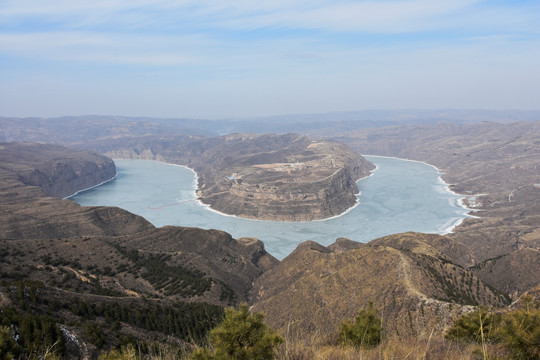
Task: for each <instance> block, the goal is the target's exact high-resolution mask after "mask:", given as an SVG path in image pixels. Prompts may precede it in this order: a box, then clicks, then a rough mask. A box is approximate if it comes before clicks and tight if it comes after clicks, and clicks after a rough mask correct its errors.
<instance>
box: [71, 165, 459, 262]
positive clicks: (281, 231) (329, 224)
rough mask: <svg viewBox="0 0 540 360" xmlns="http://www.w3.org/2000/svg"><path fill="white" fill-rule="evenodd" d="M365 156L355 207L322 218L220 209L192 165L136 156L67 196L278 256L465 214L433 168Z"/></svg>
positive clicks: (431, 228) (429, 226) (445, 222)
mask: <svg viewBox="0 0 540 360" xmlns="http://www.w3.org/2000/svg"><path fill="white" fill-rule="evenodd" d="M366 158H367V159H368V160H370V161H371V162H373V163H374V164H376V165H377V170H376V171H374V173H373V175H372V176H370V177H368V178H365V179H362V180H360V181H358V187H359V189H360V192H361V193H360V194H359V195H358V198H359V203H358V205H357V206H356V207H354V208H353V209H351V210H350V211H349V212H347V213H345V214H344V215H341V216H339V217H336V218H332V219H328V220H320V221H310V222H294V223H290V222H276V221H257V220H247V219H241V218H237V217H234V216H226V215H222V214H219V213H217V212H215V211H212V210H210V209H209V208H208V207H206V206H203V205H201V204H200V203H199V202H197V201H196V198H195V191H194V188H195V185H196V178H195V174H194V172H193V171H191V170H190V169H187V168H184V167H180V166H174V165H169V164H164V163H160V162H156V161H144V160H115V163H116V166H117V171H118V176H117V177H116V178H115V179H114V180H113V181H110V182H107V183H105V184H103V185H100V186H98V187H95V188H92V189H89V190H86V191H83V192H80V193H79V194H77V195H75V196H73V197H71V199H72V200H75V201H76V202H78V203H79V204H81V205H110V206H118V207H121V208H123V209H126V210H128V211H130V212H132V213H135V214H138V215H141V216H143V217H144V218H146V219H147V220H148V221H150V222H151V223H152V224H154V225H155V226H158V227H160V226H164V225H180V226H192V227H199V228H203V229H210V228H213V229H219V230H224V231H227V232H228V233H230V234H231V235H232V236H233V237H234V238H239V237H243V236H250V237H257V238H259V239H261V240H262V241H263V242H264V244H265V247H266V249H267V251H268V252H269V253H271V254H272V255H274V256H275V257H277V258H278V259H282V258H284V257H285V256H287V255H288V254H289V253H290V252H291V251H293V250H294V249H295V248H296V246H297V245H298V244H299V243H301V242H303V241H306V240H314V241H316V242H318V243H320V244H323V245H329V244H332V243H333V242H334V241H335V240H336V239H337V238H339V237H346V238H349V239H352V240H356V241H361V242H367V241H370V240H373V239H375V238H378V237H381V236H384V235H389V234H394V233H399V232H405V231H419V232H426V233H446V232H448V231H450V230H451V229H452V227H453V226H455V225H456V223H458V222H459V221H461V219H463V218H465V217H467V212H468V210H467V209H464V208H462V207H460V206H459V203H458V200H459V199H461V198H462V197H460V196H458V195H455V194H452V193H450V192H448V191H447V190H446V185H445V184H444V183H443V182H442V181H441V180H440V175H441V174H440V173H439V172H438V171H437V170H436V169H435V168H434V167H432V166H429V165H427V164H424V163H419V162H413V161H407V160H401V159H393V158H384V157H378V156H366Z"/></svg>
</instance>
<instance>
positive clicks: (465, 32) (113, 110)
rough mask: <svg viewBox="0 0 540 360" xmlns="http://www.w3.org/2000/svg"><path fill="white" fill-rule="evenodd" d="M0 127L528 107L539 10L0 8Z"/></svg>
mask: <svg viewBox="0 0 540 360" xmlns="http://www.w3.org/2000/svg"><path fill="white" fill-rule="evenodd" d="M0 9H2V10H1V11H0V23H1V24H2V25H1V26H0V64H1V66H0V78H1V79H2V80H1V81H0V111H1V114H0V115H1V116H16V117H58V116H67V115H72V116H80V115H87V114H104V115H106V114H112V115H117V116H141V117H145V116H149V117H158V118H199V119H224V118H249V117H265V116H280V115H289V114H290V115H297V114H323V113H332V112H349V111H365V110H370V109H380V110H403V109H419V110H438V109H465V110H474V109H487V110H507V109H515V110H537V109H538V108H539V105H538V102H537V98H538V94H540V68H539V67H538V64H539V63H540V23H539V22H538V21H537V19H538V18H540V3H538V2H537V1H529V0H521V1H509V0H497V1H478V0H454V1H448V0H431V1H427V0H402V1H395V0H394V1H388V0H382V1H347V0H343V1H332V2H331V1H305V0H293V1H287V2H284V1H259V2H249V1H243V0H231V1H228V2H226V4H223V3H215V2H210V1H191V0H182V1H170V0H158V1H154V2H147V1H145V0H135V1H127V0H118V1H114V2H111V1H107V0H97V1H93V2H86V1H82V0H70V1H67V0H60V1H54V2H42V1H37V0H17V1H15V0H0Z"/></svg>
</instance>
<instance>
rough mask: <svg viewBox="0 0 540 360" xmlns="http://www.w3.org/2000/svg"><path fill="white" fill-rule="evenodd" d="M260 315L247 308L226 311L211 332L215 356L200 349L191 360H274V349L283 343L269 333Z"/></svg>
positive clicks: (207, 350)
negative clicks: (223, 317)
mask: <svg viewBox="0 0 540 360" xmlns="http://www.w3.org/2000/svg"><path fill="white" fill-rule="evenodd" d="M263 319H264V316H263V315H262V314H260V313H255V314H252V313H251V312H250V311H249V308H248V306H247V305H246V304H242V305H240V309H238V310H234V309H233V308H228V309H226V310H225V319H224V320H223V322H222V323H221V325H219V326H218V327H216V328H215V329H213V330H212V331H211V332H210V343H211V345H212V348H213V350H214V352H213V353H212V352H211V351H210V350H209V349H201V350H198V351H195V352H194V353H193V359H194V360H207V359H215V360H268V359H273V358H274V355H275V354H274V350H275V347H276V345H278V344H280V343H281V342H283V339H282V338H281V337H280V336H279V335H277V334H276V333H275V332H274V331H273V330H272V329H270V328H269V327H268V326H267V325H266V324H265V323H264V321H263Z"/></svg>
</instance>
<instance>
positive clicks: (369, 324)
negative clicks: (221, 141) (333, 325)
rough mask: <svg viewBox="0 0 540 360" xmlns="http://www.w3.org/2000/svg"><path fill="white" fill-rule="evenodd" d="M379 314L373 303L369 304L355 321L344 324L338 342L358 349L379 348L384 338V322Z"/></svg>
mask: <svg viewBox="0 0 540 360" xmlns="http://www.w3.org/2000/svg"><path fill="white" fill-rule="evenodd" d="M377 313H378V310H377V309H375V308H374V307H373V303H369V306H368V307H367V308H366V309H362V310H360V311H359V312H358V316H357V317H356V318H355V319H354V321H352V320H347V321H344V322H342V323H341V328H340V331H339V336H338V342H339V343H340V344H342V345H349V346H354V347H356V348H360V347H364V348H366V347H373V346H377V345H378V344H379V343H380V342H381V338H382V320H381V318H379V317H378V316H377Z"/></svg>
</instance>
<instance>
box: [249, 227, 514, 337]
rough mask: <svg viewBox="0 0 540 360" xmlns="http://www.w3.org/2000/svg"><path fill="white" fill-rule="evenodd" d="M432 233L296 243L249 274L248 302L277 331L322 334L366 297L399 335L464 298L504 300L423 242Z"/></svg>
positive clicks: (436, 320) (446, 316)
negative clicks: (277, 260) (344, 244)
mask: <svg viewBox="0 0 540 360" xmlns="http://www.w3.org/2000/svg"><path fill="white" fill-rule="evenodd" d="M432 237H433V235H426V234H416V233H413V234H397V235H391V236H389V237H386V238H382V239H378V240H375V241H374V242H371V243H368V244H366V245H364V246H360V247H358V248H356V249H351V250H345V251H342V250H340V251H337V252H336V251H333V250H332V248H336V246H331V247H324V246H321V245H319V244H316V243H313V242H306V243H303V244H301V245H299V246H298V248H297V249H296V250H295V251H294V252H293V253H291V254H290V255H289V256H288V257H287V258H285V259H284V260H283V261H282V262H281V264H280V265H279V266H277V267H276V268H274V269H273V270H271V271H269V272H267V273H265V274H263V275H262V276H261V277H259V278H258V279H257V280H256V282H255V286H254V287H253V290H252V293H251V295H252V296H251V302H252V303H253V307H254V309H255V310H256V311H262V312H264V313H266V314H267V321H268V322H269V324H270V325H271V326H273V327H274V328H276V329H279V330H280V331H281V332H283V333H285V332H291V333H292V334H294V333H301V334H302V336H309V335H310V334H311V335H314V334H322V335H326V336H330V337H331V336H332V334H334V335H335V334H337V331H338V328H339V324H340V323H341V322H342V321H344V320H346V319H351V318H353V317H354V316H355V314H356V313H357V311H358V310H359V309H360V308H362V307H365V306H367V305H368V304H369V303H370V302H373V303H374V304H375V306H376V307H378V308H380V309H381V314H382V315H383V322H384V323H385V324H386V328H387V329H390V330H389V331H390V332H396V333H398V334H401V335H417V334H420V333H426V332H428V333H429V331H431V330H432V329H435V330H436V331H440V332H442V331H444V330H445V329H446V328H447V326H448V325H450V324H451V323H452V321H453V319H454V318H455V317H456V316H458V315H459V314H461V313H463V312H464V311H469V309H470V306H469V305H478V304H485V305H491V306H503V305H505V304H506V303H507V300H506V299H505V298H504V297H503V296H502V295H500V294H498V293H495V292H494V291H493V290H491V289H490V288H489V287H488V286H486V285H485V284H484V283H483V282H482V281H481V280H480V279H478V278H477V277H476V276H475V275H473V274H472V273H471V272H470V271H468V270H466V269H464V268H462V267H460V266H458V265H455V264H454V263H453V262H452V261H451V260H450V258H449V257H447V256H446V255H444V254H443V253H441V252H440V251H438V250H437V249H436V248H434V247H433V246H431V245H430V238H432Z"/></svg>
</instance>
